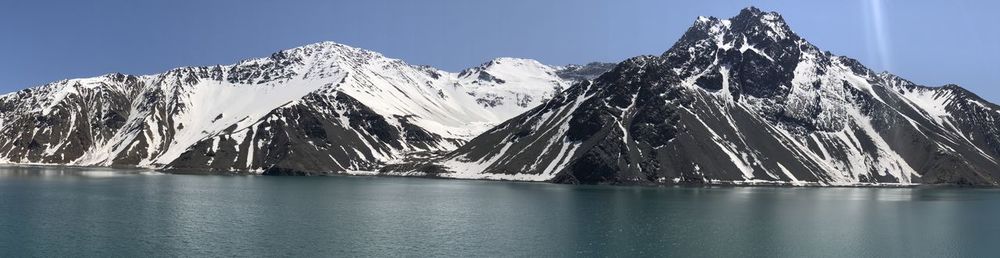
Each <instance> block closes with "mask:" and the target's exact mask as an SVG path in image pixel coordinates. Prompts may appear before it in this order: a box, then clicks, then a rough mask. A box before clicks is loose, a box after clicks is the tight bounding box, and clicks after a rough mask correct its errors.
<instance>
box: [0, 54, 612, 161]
mask: <svg viewBox="0 0 1000 258" xmlns="http://www.w3.org/2000/svg"><path fill="white" fill-rule="evenodd" d="M566 69H567V68H562V67H550V66H546V65H542V64H540V63H538V62H537V61H534V60H528V59H516V58H500V59H496V60H492V61H490V62H488V63H486V64H484V65H482V66H479V67H474V68H470V69H467V70H465V71H463V72H461V73H450V72H445V71H441V70H438V69H435V68H431V67H426V66H414V65H409V64H406V63H404V62H403V61H401V60H397V59H392V58H387V57H385V56H383V55H381V54H379V53H375V52H372V51H367V50H363V49H359V48H354V47H350V46H345V45H342V44H337V43H332V42H323V43H317V44H312V45H307V46H303V47H298V48H293V49H289V50H284V51H280V52H277V53H274V54H272V55H271V56H270V57H267V58H257V59H250V60H244V61H241V62H239V63H237V64H233V65H226V66H211V67H184V68H177V69H173V70H170V71H168V72H166V73H162V74H155V75H145V76H130V75H122V74H110V75H106V76H101V77H95V78H86V79H72V80H63V81H59V82H55V83H51V84H48V85H43V86H40V87H35V88H31V89H26V90H22V91H18V92H14V93H10V94H6V95H3V96H0V135H3V137H2V138H0V161H2V162H4V163H21V164H24V163H32V164H67V165H98V166H141V167H154V168H161V167H166V168H170V169H178V170H181V169H187V170H191V171H202V172H225V171H239V172H264V171H268V170H270V171H271V172H273V173H288V172H289V171H296V172H295V173H327V172H336V171H343V170H347V169H362V168H368V167H370V166H372V165H374V164H378V163H382V162H385V161H387V160H392V159H395V158H398V157H399V156H400V155H402V154H403V153H407V152H413V151H442V150H451V149H454V148H456V147H457V146H459V145H461V144H463V143H464V142H466V141H467V140H468V139H470V138H472V137H473V136H475V135H478V134H479V133H481V132H482V131H484V130H486V129H488V128H490V127H491V126H493V125H495V124H497V123H499V122H502V121H504V120H506V119H509V118H511V117H513V116H515V115H517V114H519V113H521V112H523V111H524V110H528V109H529V108H532V107H534V106H536V105H538V104H539V103H541V102H542V101H544V100H547V99H548V98H551V97H552V96H553V95H554V94H555V93H556V92H558V91H561V90H562V89H563V88H565V87H568V86H569V85H571V84H572V83H574V82H575V80H577V79H576V77H573V78H570V77H566V78H563V77H560V75H559V73H560V72H561V71H563V70H566ZM594 76H596V75H594Z"/></svg>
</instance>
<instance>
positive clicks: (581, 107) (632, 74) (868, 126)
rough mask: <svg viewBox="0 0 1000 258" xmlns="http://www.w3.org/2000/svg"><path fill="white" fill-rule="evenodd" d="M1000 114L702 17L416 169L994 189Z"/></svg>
mask: <svg viewBox="0 0 1000 258" xmlns="http://www.w3.org/2000/svg"><path fill="white" fill-rule="evenodd" d="M998 128H1000V107H998V106H997V105H994V104H990V103H988V102H986V101H984V100H983V99H981V98H979V97H977V96H976V95H975V94H972V93H971V92H969V91H966V90H964V89H962V88H960V87H958V86H954V85H948V86H943V87H925V86H919V85H916V84H914V83H912V82H909V81H907V80H904V79H901V78H899V77H897V76H894V75H891V74H888V73H876V72H874V71H872V70H870V69H868V68H866V67H864V66H863V65H861V64H860V63H859V62H858V61H856V60H854V59H850V58H847V57H843V56H836V55H833V54H831V53H829V52H824V51H821V50H820V49H818V48H817V47H816V46H814V45H812V44H810V43H809V42H808V41H806V40H805V39H802V38H800V37H799V36H798V35H796V34H795V33H794V32H793V31H792V30H791V29H790V28H789V26H788V25H787V24H786V23H785V21H784V20H783V19H782V17H781V16H780V15H779V14H777V13H774V12H763V11H761V10H758V9H756V8H753V7H751V8H747V9H744V10H742V11H741V12H740V14H739V15H737V16H735V17H733V18H731V19H717V18H713V17H700V18H698V19H697V21H695V23H694V24H693V26H692V27H691V28H690V29H689V30H688V31H687V32H686V33H685V34H684V35H683V36H682V37H681V39H680V40H679V41H678V42H677V43H676V44H675V45H674V46H673V47H672V48H670V49H669V50H668V51H666V52H665V53H663V54H662V55H659V56H640V57H635V58H631V59H628V60H626V61H624V62H622V63H620V64H618V65H617V66H615V67H614V68H613V69H612V70H611V71H609V72H607V73H604V74H603V75H602V76H600V77H599V78H597V79H595V80H593V81H582V82H581V83H578V84H576V85H574V86H572V87H569V88H568V89H567V90H566V91H564V92H562V93H561V94H558V95H556V96H555V97H554V98H552V99H551V100H549V101H547V102H545V103H544V104H542V105H541V106H538V107H536V108H533V109H531V110H528V111H527V112H525V113H524V114H521V115H519V116H517V117H514V118H513V119H511V120H508V121H506V122H504V123H502V124H500V125H499V126H497V127H494V128H493V129H490V130H489V131H486V132H485V133H483V134H482V135H480V136H478V137H476V138H475V139H473V140H471V141H470V142H469V143H468V144H465V145H463V146H461V147H460V148H458V149H457V150H456V151H454V152H452V153H450V154H448V155H447V156H445V157H444V158H439V159H433V160H432V161H429V162H428V163H420V164H413V165H412V168H414V169H415V170H417V171H424V172H427V173H432V174H434V175H436V176H441V177H454V178H488V179H507V180H533V181H552V182H560V183H607V184H677V183H693V184H791V185H865V184H879V185H886V184H899V185H910V184H968V185H998V184H1000V180H998V179H1000V163H998V162H1000V160H998V159H1000V134H998V132H997V131H998V130H1000V129H998Z"/></svg>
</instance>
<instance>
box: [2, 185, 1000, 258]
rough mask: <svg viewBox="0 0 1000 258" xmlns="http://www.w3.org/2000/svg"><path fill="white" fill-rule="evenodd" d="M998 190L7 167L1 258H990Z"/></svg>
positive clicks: (998, 224) (997, 229) (999, 214)
mask: <svg viewBox="0 0 1000 258" xmlns="http://www.w3.org/2000/svg"><path fill="white" fill-rule="evenodd" d="M998 241H1000V190H994V189H956V188H891V189H879V188H777V187H716V188H696V187H660V188H656V187H612V186H571V185H554V184H544V183H514V182H488V181H463V180H437V179H422V178H388V177H347V176H343V177H341V176H336V177H246V176H194V175H163V174H155V173H148V172H143V171H139V170H109V169H79V168H12V167H0V257H23V256H73V257H77V256H98V257H106V256H233V255H235V256H293V257H308V256H398V255H399V254H405V255H408V256H418V257H425V256H526V255H532V256H634V255H645V256H662V255H686V256H797V257H801V256H829V257H854V256H867V257H870V256H907V257H912V256H917V257H922V256H932V257H948V256H992V257H995V256H996V255H998V254H1000V245H998Z"/></svg>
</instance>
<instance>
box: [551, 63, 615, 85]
mask: <svg viewBox="0 0 1000 258" xmlns="http://www.w3.org/2000/svg"><path fill="white" fill-rule="evenodd" d="M613 68H615V64H614V63H601V62H592V63H588V64H585V65H568V66H566V67H565V68H563V69H562V70H559V71H556V74H558V75H559V77H562V78H565V79H568V80H572V81H584V80H593V79H595V78H597V77H598V76H601V74H604V73H605V72H608V71H610V70H611V69H613Z"/></svg>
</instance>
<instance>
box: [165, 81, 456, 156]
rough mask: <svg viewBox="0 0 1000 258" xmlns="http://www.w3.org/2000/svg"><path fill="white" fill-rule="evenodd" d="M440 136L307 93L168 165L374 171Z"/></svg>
mask: <svg viewBox="0 0 1000 258" xmlns="http://www.w3.org/2000/svg"><path fill="white" fill-rule="evenodd" d="M448 141H456V142H454V143H456V144H460V143H461V142H457V140H450V139H444V138H442V137H441V136H440V135H437V134H434V133H430V132H428V131H426V130H424V129H422V128H420V127H419V126H415V125H413V124H410V123H408V122H407V118H406V117H397V118H396V121H388V120H387V119H386V118H385V117H383V116H380V115H378V114H377V113H375V112H374V111H372V110H371V109H370V108H368V107H367V106H365V105H364V104H362V103H360V102H358V101H357V100H356V99H354V98H352V97H351V96H348V95H347V94H342V93H338V94H334V95H333V96H331V95H323V94H310V95H308V96H306V97H305V98H303V100H302V101H301V102H299V103H297V104H294V105H290V106H285V107H282V108H279V109H276V110H274V111H272V112H271V113H270V114H268V115H267V116H265V117H264V118H262V119H261V120H260V121H259V122H258V123H256V124H253V125H251V126H250V127H248V128H245V129H241V130H233V131H230V132H226V133H224V134H221V135H218V136H215V137H212V138H209V139H205V140H202V141H200V142H198V143H197V144H196V145H195V146H193V147H192V148H190V149H189V150H188V151H187V152H185V153H184V154H182V155H181V156H180V157H179V158H178V159H176V160H174V161H173V162H171V163H170V164H168V165H167V166H166V169H168V170H176V171H203V172H207V173H229V172H232V173H256V172H260V173H263V174H264V175H321V174H330V173H337V172H342V171H345V170H375V169H377V168H378V166H379V165H381V164H382V161H383V160H385V159H384V158H385V157H387V156H393V155H395V154H396V153H399V152H402V151H406V150H408V148H417V149H436V148H440V147H441V146H439V145H440V144H441V143H443V142H448Z"/></svg>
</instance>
